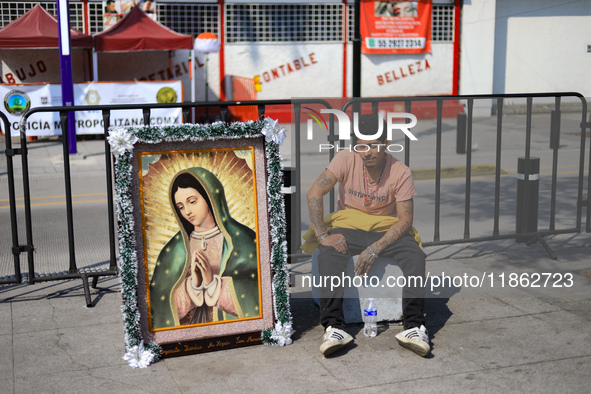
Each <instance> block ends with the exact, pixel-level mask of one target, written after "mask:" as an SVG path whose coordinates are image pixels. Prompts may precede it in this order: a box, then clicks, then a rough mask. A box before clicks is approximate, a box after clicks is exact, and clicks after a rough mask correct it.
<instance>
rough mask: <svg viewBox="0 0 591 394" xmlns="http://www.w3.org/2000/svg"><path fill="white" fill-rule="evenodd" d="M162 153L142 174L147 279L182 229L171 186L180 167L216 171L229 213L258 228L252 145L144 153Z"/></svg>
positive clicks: (181, 168)
mask: <svg viewBox="0 0 591 394" xmlns="http://www.w3.org/2000/svg"><path fill="white" fill-rule="evenodd" d="M155 154H160V155H161V156H160V159H159V160H158V161H157V162H154V163H152V164H150V166H149V170H148V172H147V173H146V174H145V175H143V176H141V178H140V183H141V187H140V190H141V196H140V198H141V204H142V209H143V215H144V216H143V226H144V228H143V231H144V243H145V249H144V250H145V260H146V266H147V269H148V280H149V281H151V280H152V273H153V272H154V267H155V266H156V264H157V263H158V261H157V260H158V255H159V254H160V251H161V250H162V248H163V247H164V245H166V243H167V242H168V241H170V239H171V238H172V237H173V236H174V235H175V234H176V233H177V232H178V231H179V230H180V228H179V225H178V223H177V221H176V218H175V216H174V212H173V208H172V207H171V205H170V199H169V196H168V190H169V186H170V183H171V182H172V179H173V177H174V176H175V175H176V174H177V173H178V172H179V171H181V170H184V169H187V168H191V167H202V168H205V169H206V170H209V171H210V172H211V173H213V174H214V175H215V176H216V177H217V178H218V179H219V180H220V182H221V183H222V185H223V187H224V192H225V194H226V201H227V203H228V209H229V211H230V215H231V216H232V217H233V218H234V219H235V220H237V221H239V222H240V223H242V224H244V225H246V226H248V227H250V228H251V229H252V230H253V231H255V232H256V231H257V228H256V204H255V201H256V199H255V182H254V174H253V170H252V169H251V167H253V164H252V163H254V151H253V149H252V148H245V149H239V150H236V149H233V150H229V149H226V150H213V151H211V150H210V151H187V152H172V153H171V152H144V153H140V155H139V156H140V157H139V158H140V166H139V167H140V171H141V159H142V156H143V155H145V156H149V155H155ZM213 192H215V190H214V191H213Z"/></svg>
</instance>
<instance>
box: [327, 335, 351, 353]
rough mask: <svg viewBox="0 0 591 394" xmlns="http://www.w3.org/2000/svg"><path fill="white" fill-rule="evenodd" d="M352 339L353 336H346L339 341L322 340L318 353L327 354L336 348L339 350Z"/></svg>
mask: <svg viewBox="0 0 591 394" xmlns="http://www.w3.org/2000/svg"><path fill="white" fill-rule="evenodd" d="M352 341H353V337H348V338H344V339H343V340H341V341H340V342H323V343H322V345H320V353H322V355H323V356H329V355H331V354H333V353H334V352H336V351H337V350H341V349H342V348H344V347H345V346H347V345H348V344H350V343H351V342H352Z"/></svg>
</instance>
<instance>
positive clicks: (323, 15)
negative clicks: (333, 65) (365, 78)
mask: <svg viewBox="0 0 591 394" xmlns="http://www.w3.org/2000/svg"><path fill="white" fill-rule="evenodd" d="M36 4H41V5H42V6H43V7H44V8H45V9H46V10H47V11H49V12H50V13H52V14H53V15H56V14H57V7H56V2H55V1H41V2H35V1H21V2H9V1H2V2H0V27H4V26H6V25H7V24H9V23H10V22H12V21H13V20H15V19H16V18H18V17H19V16H21V15H23V14H24V13H25V12H27V11H29V10H30V9H31V8H33V7H34V6H35V5H36ZM342 7H343V5H342V4H226V5H225V11H226V42H228V43H235V42H290V41H291V42H298V41H329V42H342V41H343V39H344V37H343V14H342V12H343V8H342ZM346 7H347V9H346V21H345V23H347V26H348V29H347V40H348V41H349V42H351V41H352V40H353V34H354V21H355V19H354V18H355V7H354V5H353V4H348V5H347V6H346ZM88 8H89V18H88V20H89V32H90V34H96V33H99V32H101V31H103V3H102V1H89V3H88ZM157 11H158V12H157V14H156V15H157V18H158V21H159V22H160V23H162V24H163V25H164V26H166V27H168V28H169V29H171V30H173V31H176V32H178V33H181V34H190V35H193V36H196V35H198V34H201V33H203V32H206V31H208V32H212V33H214V34H216V35H217V36H219V35H220V31H219V6H218V5H217V4H212V3H168V2H166V3H164V2H157ZM70 25H71V27H73V28H75V29H77V30H80V31H84V16H83V3H81V2H74V1H70ZM431 39H432V40H433V42H453V40H454V6H453V5H438V4H434V5H433V13H432V29H431Z"/></svg>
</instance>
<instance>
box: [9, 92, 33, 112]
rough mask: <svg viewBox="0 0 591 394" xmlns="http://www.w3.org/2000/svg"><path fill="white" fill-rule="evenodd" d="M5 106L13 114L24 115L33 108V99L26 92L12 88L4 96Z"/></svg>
mask: <svg viewBox="0 0 591 394" xmlns="http://www.w3.org/2000/svg"><path fill="white" fill-rule="evenodd" d="M4 108H6V110H7V111H8V112H9V113H11V114H12V115H22V114H23V113H25V112H26V111H27V110H28V109H29V108H31V99H30V98H29V96H27V94H26V93H25V92H21V91H20V90H11V91H10V92H8V93H7V94H6V96H4Z"/></svg>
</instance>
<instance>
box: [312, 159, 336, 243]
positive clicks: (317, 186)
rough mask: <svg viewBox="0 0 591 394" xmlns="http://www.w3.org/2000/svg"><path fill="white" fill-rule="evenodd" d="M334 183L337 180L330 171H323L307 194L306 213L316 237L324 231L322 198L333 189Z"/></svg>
mask: <svg viewBox="0 0 591 394" xmlns="http://www.w3.org/2000/svg"><path fill="white" fill-rule="evenodd" d="M336 183H337V178H336V177H335V176H334V174H333V173H332V172H330V170H324V172H323V173H322V174H320V176H319V177H318V179H316V182H314V185H312V188H311V189H310V191H309V192H308V194H307V197H308V213H309V215H310V222H311V223H312V226H314V230H316V235H318V234H322V233H324V232H325V231H326V227H325V226H324V196H325V195H326V194H328V192H330V191H331V190H332V189H333V188H334V186H335V185H336Z"/></svg>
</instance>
